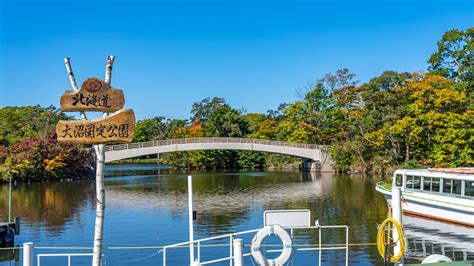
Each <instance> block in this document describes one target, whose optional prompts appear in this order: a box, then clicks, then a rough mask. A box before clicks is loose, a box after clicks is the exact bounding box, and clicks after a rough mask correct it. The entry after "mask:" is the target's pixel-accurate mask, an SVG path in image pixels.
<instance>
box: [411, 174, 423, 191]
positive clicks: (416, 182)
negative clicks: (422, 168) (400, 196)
mask: <svg viewBox="0 0 474 266" xmlns="http://www.w3.org/2000/svg"><path fill="white" fill-rule="evenodd" d="M420 182H421V177H419V176H414V177H413V189H420V184H421V183H420Z"/></svg>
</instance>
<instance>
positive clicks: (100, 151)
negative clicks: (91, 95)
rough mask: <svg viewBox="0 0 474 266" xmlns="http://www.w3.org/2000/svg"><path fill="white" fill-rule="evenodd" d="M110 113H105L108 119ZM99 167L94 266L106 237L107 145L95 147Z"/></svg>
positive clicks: (109, 67)
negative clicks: (105, 168)
mask: <svg viewBox="0 0 474 266" xmlns="http://www.w3.org/2000/svg"><path fill="white" fill-rule="evenodd" d="M114 60H115V57H114V56H112V55H109V56H107V66H106V67H105V82H106V83H107V84H110V81H111V79H112V65H113V64H114ZM107 115H108V113H104V115H103V117H106V116H107ZM94 149H95V153H96V160H97V167H96V174H95V184H96V187H95V190H96V215H95V230H94V251H93V256H92V265H93V266H100V265H101V263H102V242H103V239H102V238H103V235H104V217H105V185H104V167H105V145H104V144H99V145H94Z"/></svg>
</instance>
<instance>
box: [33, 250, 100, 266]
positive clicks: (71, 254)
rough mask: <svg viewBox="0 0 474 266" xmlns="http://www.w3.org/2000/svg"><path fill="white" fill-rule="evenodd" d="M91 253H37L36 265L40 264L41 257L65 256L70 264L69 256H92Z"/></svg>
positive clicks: (39, 265) (69, 265) (69, 264)
mask: <svg viewBox="0 0 474 266" xmlns="http://www.w3.org/2000/svg"><path fill="white" fill-rule="evenodd" d="M93 255H94V254H93V253H57V254H38V255H37V256H36V257H37V261H38V264H37V265H38V266H41V258H43V257H67V265H68V266H71V257H92V256H93Z"/></svg>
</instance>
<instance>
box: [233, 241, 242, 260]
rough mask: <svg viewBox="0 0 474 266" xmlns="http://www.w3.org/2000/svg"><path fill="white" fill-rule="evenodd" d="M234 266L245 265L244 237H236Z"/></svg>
mask: <svg viewBox="0 0 474 266" xmlns="http://www.w3.org/2000/svg"><path fill="white" fill-rule="evenodd" d="M233 246H234V266H243V265H244V254H243V249H244V247H243V243H242V239H239V238H235V239H234V245H233Z"/></svg>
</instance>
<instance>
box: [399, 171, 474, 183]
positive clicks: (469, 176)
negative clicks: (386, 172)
mask: <svg viewBox="0 0 474 266" xmlns="http://www.w3.org/2000/svg"><path fill="white" fill-rule="evenodd" d="M456 169H457V170H456ZM460 169H462V170H460ZM394 174H405V175H414V176H426V177H439V178H451V179H462V180H472V181H474V168H429V169H398V170H396V171H395V173H394Z"/></svg>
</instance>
